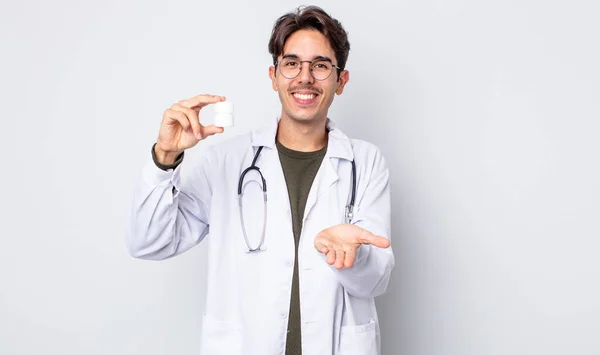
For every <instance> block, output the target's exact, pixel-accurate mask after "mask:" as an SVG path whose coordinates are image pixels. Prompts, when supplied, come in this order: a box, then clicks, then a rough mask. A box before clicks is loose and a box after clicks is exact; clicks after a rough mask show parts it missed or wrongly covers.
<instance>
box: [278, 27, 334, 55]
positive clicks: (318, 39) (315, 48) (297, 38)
mask: <svg viewBox="0 0 600 355" xmlns="http://www.w3.org/2000/svg"><path fill="white" fill-rule="evenodd" d="M286 54H296V55H297V56H299V57H300V58H301V59H312V58H314V57H316V56H324V57H329V58H331V59H335V53H334V52H333V49H332V48H331V45H330V44H329V40H328V39H327V37H325V36H323V34H321V32H319V31H316V30H299V31H296V32H294V33H292V34H291V35H290V36H289V37H288V39H287V40H286V41H285V45H284V46H283V53H282V55H286Z"/></svg>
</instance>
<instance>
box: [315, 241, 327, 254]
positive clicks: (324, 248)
mask: <svg viewBox="0 0 600 355" xmlns="http://www.w3.org/2000/svg"><path fill="white" fill-rule="evenodd" d="M315 249H317V251H318V252H319V253H321V254H325V255H327V253H328V252H329V249H328V248H327V246H326V245H325V244H323V243H322V242H321V241H320V240H318V239H316V240H315Z"/></svg>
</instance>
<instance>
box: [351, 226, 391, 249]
mask: <svg viewBox="0 0 600 355" xmlns="http://www.w3.org/2000/svg"><path fill="white" fill-rule="evenodd" d="M359 240H360V243H361V244H371V245H374V246H376V247H379V248H387V247H389V246H390V240H389V239H387V238H384V237H382V236H379V235H375V234H373V233H371V232H369V231H368V230H366V229H363V231H362V233H361V234H360V237H359Z"/></svg>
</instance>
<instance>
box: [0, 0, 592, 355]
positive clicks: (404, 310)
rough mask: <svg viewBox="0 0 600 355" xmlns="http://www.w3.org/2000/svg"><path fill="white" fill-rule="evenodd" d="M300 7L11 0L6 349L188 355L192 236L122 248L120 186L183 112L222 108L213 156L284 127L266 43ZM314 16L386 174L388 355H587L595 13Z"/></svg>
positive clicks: (3, 250) (520, 4) (4, 91)
mask: <svg viewBox="0 0 600 355" xmlns="http://www.w3.org/2000/svg"><path fill="white" fill-rule="evenodd" d="M300 4H301V3H297V2H291V1H262V2H256V1H254V2H242V1H238V2H233V1H182V0H171V1H168V2H167V1H162V2H158V1H139V0H138V1H135V0H127V1H125V0H119V1H116V0H113V1H86V2H80V1H65V0H59V1H52V2H45V1H40V0H37V1H24V2H9V1H6V0H3V1H2V6H1V10H0V30H1V31H0V38H1V48H2V53H1V55H0V94H1V96H0V103H1V110H0V114H1V116H2V117H1V120H2V125H1V129H0V132H1V133H0V148H1V152H2V156H1V158H0V164H1V173H0V186H1V187H2V188H1V192H0V196H1V197H0V211H1V214H0V218H1V225H0V226H1V229H0V230H1V236H2V238H1V244H0V288H1V289H0V354H3V355H17V354H36V355H37V354H73V355H75V354H77V355H81V354H86V355H88V354H89V355H92V354H103V355H104V354H111V355H127V354H131V355H133V354H147V355H159V354H178V355H192V354H197V351H198V348H199V340H198V339H199V332H200V330H201V329H200V319H201V314H202V312H203V307H204V280H205V263H204V255H205V249H204V246H203V245H200V246H198V247H197V248H194V249H193V250H191V251H189V252H187V253H185V254H183V255H181V256H179V257H177V258H174V259H172V260H168V261H164V262H149V261H141V260H136V259H133V258H131V257H130V256H129V255H128V254H127V252H126V248H125V242H124V238H125V235H124V233H125V225H126V217H127V215H128V209H129V204H130V198H131V193H132V190H133V186H134V184H135V183H136V180H137V178H138V176H139V173H140V171H141V167H142V164H143V163H144V161H145V160H146V159H147V156H148V154H149V152H150V146H151V144H152V143H153V142H154V140H155V138H156V135H157V133H158V127H159V123H160V119H161V117H162V112H163V111H164V110H165V109H166V108H167V107H169V106H170V105H171V104H172V103H173V102H175V101H178V100H181V99H184V98H188V97H190V96H194V95H196V94H200V93H214V94H220V95H225V96H227V97H228V98H229V99H230V100H231V101H232V102H234V103H235V105H236V106H235V107H236V111H235V113H236V126H235V127H234V128H232V129H228V130H227V132H226V133H225V134H223V135H222V136H220V137H213V139H210V140H208V141H206V142H204V143H206V144H213V143H214V142H216V141H218V140H219V139H223V138H227V137H230V136H233V135H236V134H241V133H244V132H247V131H248V130H250V129H251V128H253V127H255V126H259V125H263V124H264V123H266V122H267V121H269V120H271V119H273V118H274V117H275V116H277V115H278V114H279V110H280V105H279V101H278V98H277V95H276V93H275V92H273V91H272V89H271V85H270V82H269V79H268V76H267V73H268V67H269V65H270V64H271V58H270V56H269V54H268V52H267V42H268V39H269V36H270V32H271V29H272V25H273V23H274V22H275V20H276V19H277V17H278V16H280V15H282V14H283V13H285V12H287V11H290V10H293V9H294V8H295V7H297V6H298V5H300ZM318 5H320V6H322V7H323V8H324V9H325V10H326V11H328V12H330V13H331V14H332V15H333V16H334V17H336V18H338V19H340V20H341V22H342V23H343V25H344V26H345V27H346V29H347V30H348V32H349V37H350V41H351V45H352V49H351V53H350V58H349V61H348V69H349V70H350V76H351V80H350V83H349V84H348V85H347V87H346V91H345V92H344V94H343V95H342V96H339V97H337V98H336V100H335V101H334V104H333V107H332V109H331V110H330V117H331V118H333V119H334V120H335V121H337V122H338V124H339V126H340V127H341V128H342V129H343V130H344V131H345V132H346V133H348V134H349V135H351V136H354V137H357V138H362V139H366V140H369V141H372V142H373V143H375V144H377V145H378V146H379V147H380V148H381V149H382V151H383V153H384V154H385V156H386V157H387V160H388V163H389V168H390V171H391V177H392V181H391V183H392V192H393V215H394V219H393V232H394V233H393V245H394V248H395V253H396V268H395V270H394V273H393V279H392V281H391V283H390V286H389V288H388V292H387V294H385V295H384V296H382V297H380V298H378V300H377V303H378V307H379V310H380V314H381V323H382V324H381V326H382V332H383V333H382V337H383V353H384V354H385V355H395V354H406V355H531V354H544V355H563V354H577V355H592V354H599V353H600V338H598V333H599V332H600V282H599V280H600V259H599V258H598V251H599V249H600V227H599V221H600V218H599V216H600V205H599V202H598V201H600V185H599V183H598V181H600V168H599V165H598V152H599V151H600V143H599V142H598V139H597V138H598V132H599V129H600V124H599V123H598V120H599V119H600V100H599V98H600V84H599V82H600V70H599V66H598V63H600V50H599V46H598V34H599V33H600V23H599V22H598V21H597V14H598V11H599V10H600V6H599V5H598V3H597V2H595V1H592V0H589V1H582V0H579V1H570V2H567V1H541V0H520V1H515V0H508V1H477V0H419V1H416V0H413V1H408V0H407V1H382V0H372V1H368V2H362V3H359V2H354V3H352V2H348V1H345V2H341V1H335V2H334V1H322V2H320V3H319V4H318ZM203 117H204V119H205V120H206V121H207V122H210V121H211V120H212V114H211V111H210V110H206V112H205V113H204V116H203ZM204 143H203V144H204ZM204 148H205V145H201V146H198V147H196V148H194V149H193V150H191V151H190V152H189V155H188V156H189V159H193V157H194V156H197V155H198V154H202V150H203V149H204ZM232 213H233V211H232Z"/></svg>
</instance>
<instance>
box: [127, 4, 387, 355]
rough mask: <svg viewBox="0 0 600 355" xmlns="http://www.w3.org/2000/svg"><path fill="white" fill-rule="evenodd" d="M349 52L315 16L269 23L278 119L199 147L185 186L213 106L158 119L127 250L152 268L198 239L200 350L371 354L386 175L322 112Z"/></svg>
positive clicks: (383, 272)
mask: <svg viewBox="0 0 600 355" xmlns="http://www.w3.org/2000/svg"><path fill="white" fill-rule="evenodd" d="M349 48H350V45H349V43H348V38H347V34H346V31H345V30H344V29H343V28H342V26H341V24H340V23H339V22H338V21H337V20H335V19H333V18H331V17H330V16H329V15H328V14H327V13H325V12H324V11H323V10H321V9H320V8H318V7H306V8H302V9H299V10H298V11H297V12H295V13H289V14H286V15H284V16H282V17H281V18H279V20H278V21H277V22H276V24H275V26H274V28H273V33H272V36H271V40H270V42H269V50H270V52H271V54H272V55H273V64H274V65H273V66H272V67H270V69H269V76H270V78H271V81H272V85H273V89H274V90H275V91H277V92H278V94H279V98H280V101H281V105H282V110H281V117H280V118H279V119H278V120H276V121H275V122H273V124H272V125H271V126H269V127H266V128H264V129H258V130H255V131H253V132H252V133H250V134H248V135H245V136H241V137H237V138H234V139H231V140H229V141H226V142H224V143H219V144H216V145H213V146H211V147H209V148H208V149H207V152H206V153H205V154H204V155H203V156H202V158H201V159H200V161H191V162H189V163H190V164H194V170H193V176H191V177H190V178H189V180H186V179H183V178H181V177H180V167H179V164H180V163H181V162H182V160H183V155H184V153H183V152H184V150H186V149H189V148H191V147H193V146H195V145H196V144H197V143H198V142H199V141H201V140H203V139H205V138H206V137H208V136H210V135H213V134H216V133H221V132H223V129H222V128H218V127H214V126H204V125H202V124H201V122H200V119H199V112H200V110H201V108H202V107H204V106H206V105H210V104H214V103H217V102H220V101H224V100H225V98H224V97H221V96H212V95H200V96H196V97H193V98H190V99H188V100H184V101H180V102H179V103H176V104H174V105H173V106H171V108H170V109H168V110H166V111H165V113H164V116H163V121H162V124H161V127H160V131H159V138H158V141H157V142H156V144H155V145H154V146H153V148H152V160H149V161H148V164H147V165H146V167H145V169H144V171H143V176H142V179H141V181H140V184H139V186H138V188H137V189H136V191H135V194H134V198H133V206H132V214H131V220H130V231H129V234H128V237H127V243H128V248H129V251H130V253H131V255H132V256H134V257H137V258H142V259H153V260H160V259H166V258H170V257H173V256H175V255H178V254H181V253H183V252H185V251H186V250H188V249H190V248H191V247H193V246H195V245H197V244H198V243H200V242H201V241H202V240H203V239H204V237H205V236H206V235H207V234H209V231H210V237H209V238H207V242H208V243H209V246H208V285H207V287H208V289H207V304H206V313H205V315H204V319H203V335H202V341H201V348H202V354H207V355H213V354H236V355H237V354H240V355H241V354H244V355H246V354H260V355H271V354H273V355H274V354H283V353H285V354H288V355H290V354H294V355H295V354H302V353H304V354H305V355H306V354H308V355H319V354H327V355H331V354H344V355H345V354H356V355H373V354H379V343H380V339H379V323H378V319H377V312H376V310H375V302H374V297H376V296H378V295H380V294H382V293H383V292H384V291H385V289H386V287H387V284H388V280H389V277H390V272H391V270H392V268H393V265H394V257H393V253H392V249H391V247H390V242H389V238H390V190H389V182H388V177H389V176H388V175H389V174H388V169H387V167H386V164H385V161H384V159H383V157H382V156H381V153H380V152H379V150H378V149H377V148H376V147H375V146H374V145H372V144H369V143H367V142H364V141H360V140H354V139H352V140H351V139H349V138H348V137H347V136H345V135H344V134H343V133H342V132H341V131H340V130H339V129H337V128H336V127H335V125H334V124H333V122H332V121H331V120H329V119H328V117H327V112H328V110H329V106H330V105H331V103H332V101H333V98H334V95H335V94H337V95H340V94H342V92H343V90H344V86H345V85H346V84H347V83H348V80H349V73H348V71H347V70H345V69H344V67H345V65H346V60H347V57H348V52H349ZM249 167H250V169H247V168H249ZM253 186H254V187H253ZM256 186H258V189H257V188H256ZM257 192H258V193H257ZM263 194H264V197H263ZM266 196H268V198H267V197H266Z"/></svg>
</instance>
